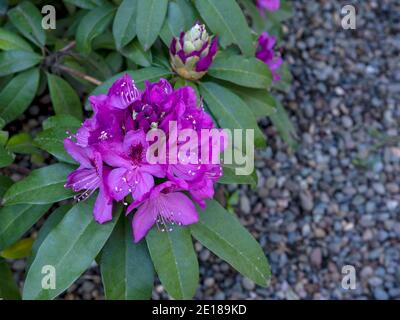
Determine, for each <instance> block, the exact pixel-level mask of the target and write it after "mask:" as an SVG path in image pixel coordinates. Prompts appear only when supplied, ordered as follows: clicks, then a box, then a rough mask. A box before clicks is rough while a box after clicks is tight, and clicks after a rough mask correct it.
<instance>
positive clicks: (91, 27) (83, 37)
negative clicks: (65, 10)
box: [76, 5, 115, 54]
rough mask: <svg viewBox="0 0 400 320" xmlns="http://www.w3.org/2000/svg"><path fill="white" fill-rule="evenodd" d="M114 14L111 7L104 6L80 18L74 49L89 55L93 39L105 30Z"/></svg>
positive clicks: (113, 9)
mask: <svg viewBox="0 0 400 320" xmlns="http://www.w3.org/2000/svg"><path fill="white" fill-rule="evenodd" d="M114 13H115V8H114V7H113V6H111V5H105V6H101V7H97V8H96V9H93V10H91V11H89V12H88V13H87V14H86V15H85V16H84V17H83V18H82V20H81V22H80V23H79V26H78V30H77V32H76V47H77V49H78V50H79V51H80V52H82V53H84V54H89V53H90V52H91V51H92V47H91V44H92V41H93V39H94V38H95V37H96V36H98V35H100V34H102V33H103V32H104V31H105V30H106V29H107V27H108V26H109V25H110V23H111V22H112V19H113V17H114Z"/></svg>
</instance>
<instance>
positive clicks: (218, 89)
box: [199, 82, 265, 146]
mask: <svg viewBox="0 0 400 320" xmlns="http://www.w3.org/2000/svg"><path fill="white" fill-rule="evenodd" d="M199 85H200V93H201V94H202V95H203V96H204V100H205V101H206V103H207V106H208V108H209V110H210V112H211V113H212V114H213V115H214V117H215V119H216V120H217V122H218V124H219V126H220V127H221V128H226V129H254V139H255V145H256V146H265V137H264V135H263V133H262V132H261V130H260V129H259V128H258V125H257V121H256V119H255V117H254V115H253V114H252V113H251V112H248V108H247V105H246V104H245V103H244V102H243V100H242V99H240V98H239V97H238V96H237V95H235V94H234V93H233V92H231V91H230V90H228V89H226V88H224V87H222V86H220V85H218V84H216V83H213V82H204V83H199Z"/></svg>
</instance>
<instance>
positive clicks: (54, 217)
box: [26, 204, 72, 270]
mask: <svg viewBox="0 0 400 320" xmlns="http://www.w3.org/2000/svg"><path fill="white" fill-rule="evenodd" d="M71 207H72V206H71V205H70V204H65V205H63V206H62V207H58V208H57V209H56V210H54V211H53V212H52V213H51V215H50V216H49V217H47V219H46V222H45V223H44V224H43V226H42V227H41V228H40V230H39V232H38V234H37V236H36V239H35V241H34V242H33V245H32V251H31V255H30V256H29V258H28V260H27V262H26V266H27V267H26V270H28V269H29V268H30V265H31V264H32V262H33V260H34V259H35V257H36V253H37V251H38V250H39V248H40V246H41V245H42V243H43V241H44V239H46V237H47V235H48V234H49V233H50V232H51V230H53V229H54V228H55V227H56V225H58V224H59V223H60V221H61V220H62V219H63V218H64V216H65V214H66V213H67V212H68V211H69V210H71Z"/></svg>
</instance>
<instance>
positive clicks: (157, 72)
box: [85, 67, 172, 110]
mask: <svg viewBox="0 0 400 320" xmlns="http://www.w3.org/2000/svg"><path fill="white" fill-rule="evenodd" d="M126 73H127V74H129V75H130V76H131V77H132V79H133V80H134V81H135V84H136V86H137V87H138V88H140V89H143V88H144V81H145V80H149V81H151V82H153V81H158V80H159V79H160V78H169V77H171V75H172V72H171V71H169V70H167V69H164V68H159V67H148V68H142V69H139V70H127V71H124V72H121V73H118V74H116V75H115V76H113V77H111V78H109V79H107V80H106V81H104V82H103V83H102V84H101V85H100V86H98V87H97V88H96V89H94V90H93V91H92V92H91V93H90V95H98V94H102V93H107V91H108V89H109V88H110V87H111V85H112V84H113V83H114V81H115V80H117V79H118V78H120V77H122V76H123V75H124V74H126ZM85 109H87V110H88V109H90V103H89V101H87V102H86V104H85Z"/></svg>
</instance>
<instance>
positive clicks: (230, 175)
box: [218, 166, 257, 188]
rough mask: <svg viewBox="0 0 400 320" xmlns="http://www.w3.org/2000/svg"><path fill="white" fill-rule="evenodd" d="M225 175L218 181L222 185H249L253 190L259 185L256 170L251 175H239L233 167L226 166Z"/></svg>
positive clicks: (224, 168)
mask: <svg viewBox="0 0 400 320" xmlns="http://www.w3.org/2000/svg"><path fill="white" fill-rule="evenodd" d="M223 170H224V175H223V176H222V177H221V178H220V179H218V183H221V184H249V185H251V186H252V187H253V188H254V187H255V186H256V185H257V173H256V171H255V170H254V171H253V173H252V174H250V175H238V174H237V173H236V171H235V168H234V167H233V166H224V167H223Z"/></svg>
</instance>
